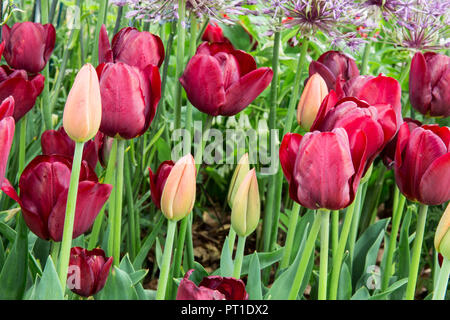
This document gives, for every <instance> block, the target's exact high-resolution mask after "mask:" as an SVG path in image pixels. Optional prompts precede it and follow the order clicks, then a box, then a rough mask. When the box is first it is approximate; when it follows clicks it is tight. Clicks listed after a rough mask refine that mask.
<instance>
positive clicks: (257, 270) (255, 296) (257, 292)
mask: <svg viewBox="0 0 450 320" xmlns="http://www.w3.org/2000/svg"><path fill="white" fill-rule="evenodd" d="M247 293H248V298H249V299H250V300H262V286H261V266H260V264H259V259H258V254H257V253H256V252H254V253H253V254H252V255H251V258H250V269H249V273H248V280H247Z"/></svg>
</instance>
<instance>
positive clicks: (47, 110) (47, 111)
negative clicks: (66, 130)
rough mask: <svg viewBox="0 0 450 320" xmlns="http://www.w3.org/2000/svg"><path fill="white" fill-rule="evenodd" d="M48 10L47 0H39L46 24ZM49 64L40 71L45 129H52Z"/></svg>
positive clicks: (42, 17)
mask: <svg viewBox="0 0 450 320" xmlns="http://www.w3.org/2000/svg"><path fill="white" fill-rule="evenodd" d="M48 14H49V11H48V0H41V23H42V24H43V25H44V24H47V23H49V17H48ZM48 68H49V66H48V63H47V64H46V65H45V68H44V70H43V71H42V74H43V75H44V77H45V80H46V81H45V83H44V90H43V91H42V111H43V114H44V124H45V128H46V129H47V130H51V129H53V123H52V105H51V104H50V103H49V88H48V86H49V83H50V81H49V79H50V77H49V70H48Z"/></svg>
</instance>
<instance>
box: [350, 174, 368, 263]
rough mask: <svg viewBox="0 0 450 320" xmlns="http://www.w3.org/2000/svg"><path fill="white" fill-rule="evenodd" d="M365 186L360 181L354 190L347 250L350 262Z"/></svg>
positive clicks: (364, 183)
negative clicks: (352, 212)
mask: <svg viewBox="0 0 450 320" xmlns="http://www.w3.org/2000/svg"><path fill="white" fill-rule="evenodd" d="M366 188H367V183H366V182H361V184H360V185H359V187H358V190H357V192H356V196H355V200H354V201H353V203H354V204H355V205H354V214H353V221H352V226H351V228H350V234H349V239H348V251H349V253H350V263H352V261H353V254H354V252H355V244H356V238H357V235H358V227H359V220H360V217H361V198H362V197H363V194H365V190H366Z"/></svg>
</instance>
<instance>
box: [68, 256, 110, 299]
mask: <svg viewBox="0 0 450 320" xmlns="http://www.w3.org/2000/svg"><path fill="white" fill-rule="evenodd" d="M112 262H113V257H106V255H105V252H104V251H103V250H102V249H93V250H86V249H83V248H80V247H73V248H72V249H70V262H69V272H68V274H67V287H68V288H69V289H70V290H71V291H72V292H74V293H76V294H78V295H80V296H82V297H89V296H92V295H94V294H96V293H97V292H99V291H100V290H102V289H103V287H104V286H105V284H106V280H107V279H108V275H109V270H110V269H111V265H112Z"/></svg>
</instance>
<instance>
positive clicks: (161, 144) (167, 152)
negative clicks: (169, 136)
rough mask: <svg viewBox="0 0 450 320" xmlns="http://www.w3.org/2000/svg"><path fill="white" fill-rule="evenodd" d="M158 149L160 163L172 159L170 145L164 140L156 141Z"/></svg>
mask: <svg viewBox="0 0 450 320" xmlns="http://www.w3.org/2000/svg"><path fill="white" fill-rule="evenodd" d="M156 149H157V150H158V160H159V162H164V161H166V160H170V159H172V155H171V149H170V145H169V144H168V143H167V142H166V141H165V140H164V139H158V141H156Z"/></svg>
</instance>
